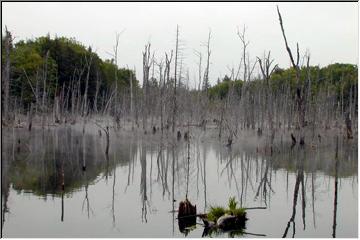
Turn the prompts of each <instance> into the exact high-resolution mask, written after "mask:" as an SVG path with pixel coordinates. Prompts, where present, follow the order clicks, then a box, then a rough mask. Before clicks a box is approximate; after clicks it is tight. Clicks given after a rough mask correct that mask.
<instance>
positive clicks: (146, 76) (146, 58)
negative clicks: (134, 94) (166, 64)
mask: <svg viewBox="0 0 360 240" xmlns="http://www.w3.org/2000/svg"><path fill="white" fill-rule="evenodd" d="M150 46H151V45H150V43H148V44H147V45H145V51H144V52H143V95H144V96H143V109H142V111H143V130H144V131H145V132H146V128H147V117H148V112H149V110H148V107H149V105H148V99H149V97H148V94H149V93H148V90H149V71H150V66H151V64H152V63H151V62H150Z"/></svg>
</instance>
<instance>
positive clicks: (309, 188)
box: [1, 126, 358, 238]
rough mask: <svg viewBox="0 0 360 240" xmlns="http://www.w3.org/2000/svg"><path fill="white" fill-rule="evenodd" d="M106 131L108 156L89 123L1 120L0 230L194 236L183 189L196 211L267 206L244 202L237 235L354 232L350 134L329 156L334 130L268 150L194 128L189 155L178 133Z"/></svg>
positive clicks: (11, 233) (35, 234) (42, 234)
mask: <svg viewBox="0 0 360 240" xmlns="http://www.w3.org/2000/svg"><path fill="white" fill-rule="evenodd" d="M111 133H112V135H111V138H110V152H109V156H108V157H107V156H105V154H104V149H105V134H102V136H101V137H100V135H99V132H98V128H96V127H93V128H92V127H90V126H89V127H87V128H86V133H85V134H83V133H82V130H80V131H79V130H76V128H72V127H58V128H54V129H50V130H49V129H45V130H41V129H33V131H32V132H27V131H26V130H24V129H3V133H2V188H1V191H2V206H1V210H2V235H3V237H184V236H189V237H196V238H197V237H201V236H202V234H203V230H204V227H203V226H201V225H196V227H195V228H191V229H185V230H182V232H181V231H180V230H179V225H178V220H177V219H176V217H177V213H176V212H174V211H173V210H177V208H178V206H179V202H180V201H181V200H184V199H185V196H186V193H188V194H187V195H188V199H189V200H190V201H191V202H192V203H193V204H196V206H197V212H198V213H203V212H207V211H208V210H209V207H210V206H217V205H220V206H226V205H227V202H228V200H229V197H232V196H234V197H235V198H236V200H237V201H238V204H239V205H241V206H243V207H266V209H254V210H248V211H247V217H248V219H249V220H248V221H247V222H246V229H245V230H244V231H245V232H246V234H243V235H241V237H257V236H256V235H251V233H254V234H263V235H266V237H283V236H286V237H292V236H294V237H332V236H336V237H357V236H358V230H357V229H358V173H357V170H358V167H357V142H356V140H352V141H353V142H350V143H349V142H347V141H346V140H343V139H340V140H339V154H338V161H336V160H335V144H334V143H335V141H332V140H333V139H332V140H331V141H329V142H331V143H329V144H323V145H322V146H321V147H318V148H311V147H310V146H309V147H307V148H306V149H298V148H297V146H296V147H295V148H293V149H291V148H290V145H288V144H283V145H281V146H278V147H277V148H276V150H275V151H274V154H273V155H272V156H269V154H264V153H259V152H258V151H256V148H252V149H250V150H249V149H246V148H244V147H241V146H243V145H242V144H241V142H240V143H236V144H234V145H233V146H232V147H231V148H227V147H225V146H224V143H221V142H219V141H218V139H217V138H216V137H205V136H204V134H203V132H201V131H194V132H192V134H191V144H190V161H188V158H187V156H188V148H187V143H186V141H184V139H183V138H182V139H181V140H179V141H178V140H176V139H175V140H167V138H166V137H163V138H161V134H160V133H159V132H158V133H156V134H155V135H153V134H147V135H142V134H134V133H132V132H131V131H119V132H118V133H116V134H115V133H114V131H112V132H111ZM19 140H20V141H19ZM84 168H85V169H86V170H85V171H83V169H84ZM62 184H64V189H62ZM335 184H337V186H338V187H337V192H336V194H335V186H336V185H335ZM334 215H335V216H336V217H335V218H334ZM197 221H198V222H199V223H200V222H201V221H200V220H199V219H198V220H197ZM228 236H232V235H231V234H229V233H224V234H220V235H216V237H228Z"/></svg>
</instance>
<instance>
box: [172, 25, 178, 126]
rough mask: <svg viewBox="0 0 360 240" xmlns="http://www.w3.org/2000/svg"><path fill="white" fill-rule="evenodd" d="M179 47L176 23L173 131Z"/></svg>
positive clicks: (174, 111)
mask: <svg viewBox="0 0 360 240" xmlns="http://www.w3.org/2000/svg"><path fill="white" fill-rule="evenodd" d="M178 48H179V25H176V46H175V74H174V94H173V114H172V132H175V126H176V111H177V109H176V108H177V106H176V81H177V64H178V50H179V49H178Z"/></svg>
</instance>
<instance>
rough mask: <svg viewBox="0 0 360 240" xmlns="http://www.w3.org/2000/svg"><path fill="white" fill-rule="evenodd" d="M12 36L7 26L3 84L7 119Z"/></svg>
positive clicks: (5, 117) (5, 116)
mask: <svg viewBox="0 0 360 240" xmlns="http://www.w3.org/2000/svg"><path fill="white" fill-rule="evenodd" d="M12 40H13V39H12V36H11V33H10V32H9V31H8V30H7V27H6V26H5V43H4V45H5V67H4V70H3V72H2V74H3V76H2V79H3V80H2V86H3V95H4V99H3V100H4V102H3V109H4V112H3V114H4V117H3V119H5V120H6V121H7V120H8V118H9V116H8V112H9V92H10V65H11V62H10V49H11V46H12Z"/></svg>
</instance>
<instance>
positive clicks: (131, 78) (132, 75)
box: [130, 67, 135, 129]
mask: <svg viewBox="0 0 360 240" xmlns="http://www.w3.org/2000/svg"><path fill="white" fill-rule="evenodd" d="M134 75H135V67H134V71H133V72H132V73H130V118H131V129H134V89H133V80H134V79H133V78H134Z"/></svg>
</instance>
